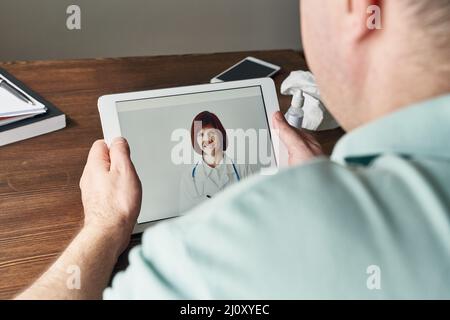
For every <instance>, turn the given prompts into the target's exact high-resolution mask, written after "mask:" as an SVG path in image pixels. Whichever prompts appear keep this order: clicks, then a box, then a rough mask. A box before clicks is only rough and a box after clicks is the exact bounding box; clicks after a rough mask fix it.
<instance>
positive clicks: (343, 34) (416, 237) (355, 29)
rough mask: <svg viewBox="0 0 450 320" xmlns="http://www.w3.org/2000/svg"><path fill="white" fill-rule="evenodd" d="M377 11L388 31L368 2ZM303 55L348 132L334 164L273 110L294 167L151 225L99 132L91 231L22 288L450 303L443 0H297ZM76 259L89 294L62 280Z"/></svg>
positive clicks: (35, 293) (57, 293) (120, 145)
mask: <svg viewBox="0 0 450 320" xmlns="http://www.w3.org/2000/svg"><path fill="white" fill-rule="evenodd" d="M371 5H377V6H378V7H379V8H380V9H381V14H382V15H381V18H382V26H383V29H381V30H372V29H370V28H368V27H367V19H368V14H367V8H369V7H370V6H371ZM301 13H302V32H303V42H304V46H305V51H306V55H307V58H308V61H309V64H310V67H311V70H312V71H313V73H314V74H315V75H316V78H317V81H318V84H319V86H320V88H321V91H322V94H323V97H324V100H325V102H326V104H327V105H328V107H329V109H330V111H331V112H332V113H333V115H334V116H335V117H336V119H337V120H338V121H339V122H340V124H341V125H342V126H343V128H344V129H345V130H346V131H347V132H348V134H347V135H346V136H345V137H344V138H343V139H342V140H341V141H340V142H339V143H338V145H337V147H336V149H335V150H334V152H333V156H332V159H331V160H330V159H327V158H325V157H323V156H320V148H318V147H317V145H316V143H315V142H314V141H313V140H311V138H310V137H307V136H306V135H305V134H301V135H299V134H297V132H296V131H294V130H293V129H292V128H290V127H289V126H288V125H287V124H286V122H285V121H284V119H283V117H282V116H281V115H280V114H278V115H276V116H275V117H274V119H273V121H274V124H275V126H276V127H277V128H279V130H280V136H281V139H282V140H283V142H284V143H285V144H286V145H287V146H288V148H289V154H290V164H291V165H292V168H291V169H289V170H287V171H283V172H281V173H279V174H278V175H275V176H272V177H268V178H264V179H263V178H261V177H258V178H254V179H249V180H248V181H246V182H243V183H242V184H239V185H238V186H236V187H233V188H230V189H229V190H227V191H225V192H224V193H223V194H221V196H219V197H217V198H216V199H214V200H213V201H211V202H208V203H205V204H203V205H201V206H199V207H197V208H196V209H194V211H193V212H192V213H190V214H189V215H187V216H186V217H183V218H179V219H176V220H173V221H170V222H167V223H163V224H161V225H159V226H157V227H154V228H151V229H149V230H148V231H147V232H146V233H145V234H144V236H143V240H142V246H141V247H139V248H137V249H134V251H132V253H131V254H130V266H129V268H128V269H127V270H126V271H125V272H124V273H121V274H119V275H117V276H116V278H115V279H114V281H113V284H112V287H111V288H109V289H106V290H105V291H104V292H103V290H104V288H105V287H106V286H107V283H108V278H109V276H110V274H111V270H112V268H113V265H114V263H115V262H116V259H117V257H118V255H119V254H120V253H121V252H122V250H123V249H124V248H125V247H126V246H127V243H128V241H129V236H130V232H131V230H132V227H133V225H134V223H135V221H136V217H137V215H138V212H139V210H140V201H141V189H140V184H139V180H138V177H137V175H136V172H135V170H134V167H133V165H132V163H131V161H130V158H129V150H128V146H127V143H126V142H125V141H124V140H123V139H119V140H116V141H115V142H114V143H113V145H112V146H111V148H110V150H108V149H107V147H106V146H105V144H104V143H103V142H101V141H100V142H96V143H95V144H94V146H93V147H92V150H91V152H90V154H89V158H88V161H87V165H86V168H85V171H84V174H83V177H82V179H81V183H80V186H81V190H82V200H83V205H84V210H85V226H84V228H83V229H82V230H81V232H80V234H79V235H78V236H77V237H76V238H75V239H74V241H73V242H72V244H71V245H70V246H69V247H68V248H67V250H66V251H65V252H64V253H63V254H62V256H61V257H60V258H59V259H58V260H57V262H56V263H55V264H54V265H53V266H52V267H51V268H50V269H49V270H48V271H47V272H46V273H45V274H44V275H43V276H42V277H41V278H40V279H38V280H37V281H36V282H35V283H34V284H33V285H32V286H31V287H30V288H28V289H27V290H26V291H24V292H23V293H22V294H21V295H20V296H19V298H101V297H102V294H103V297H104V298H108V299H109V298H119V299H120V298H159V299H165V298H181V299H183V298H190V299H196V298H213V299H214V298H223V299H228V298H256V299H260V298H261V299H265V298H296V299H301V298H331V299H333V298H339V299H346V298H450V281H449V279H450V125H449V119H450V95H448V94H449V92H450V81H449V80H450V56H449V52H450V50H449V49H450V48H449V44H450V41H449V40H450V39H449V30H450V24H449V21H450V1H449V0H395V1H393V0H379V1H376V0H322V1H317V0H303V1H301ZM70 265H77V266H79V267H80V269H81V275H82V277H81V289H80V290H69V289H68V288H67V286H66V280H67V273H66V270H67V267H68V266H70Z"/></svg>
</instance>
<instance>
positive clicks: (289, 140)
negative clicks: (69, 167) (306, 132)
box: [273, 111, 302, 148]
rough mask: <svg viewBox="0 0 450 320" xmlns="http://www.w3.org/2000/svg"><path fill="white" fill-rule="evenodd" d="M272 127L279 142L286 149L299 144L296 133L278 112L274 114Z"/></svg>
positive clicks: (299, 138)
mask: <svg viewBox="0 0 450 320" xmlns="http://www.w3.org/2000/svg"><path fill="white" fill-rule="evenodd" d="M273 126H274V128H275V129H276V130H277V131H278V135H279V137H280V139H281V141H283V143H284V144H285V145H286V147H288V148H289V147H294V146H295V145H296V144H297V143H299V140H300V141H301V140H302V139H301V137H300V136H299V134H298V133H297V131H295V129H294V128H292V127H291V126H290V125H289V123H288V122H287V121H286V119H285V118H284V116H283V114H282V113H281V112H280V111H278V112H277V113H275V115H274V117H273Z"/></svg>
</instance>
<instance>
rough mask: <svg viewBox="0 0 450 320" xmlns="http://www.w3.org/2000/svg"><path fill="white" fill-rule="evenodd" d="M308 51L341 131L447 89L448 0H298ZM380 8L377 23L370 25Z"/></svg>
mask: <svg viewBox="0 0 450 320" xmlns="http://www.w3.org/2000/svg"><path fill="white" fill-rule="evenodd" d="M300 4H301V22H302V36H303V44H304V49H305V54H306V57H307V59H308V63H309V66H310V68H311V71H312V72H313V73H314V74H315V76H316V79H317V82H318V84H319V87H320V89H321V92H322V96H323V99H324V102H325V103H326V105H327V107H328V109H329V110H330V111H331V113H332V114H333V115H334V116H335V118H336V119H337V120H338V121H339V123H340V124H341V125H342V126H343V128H344V129H346V130H352V129H354V128H356V127H359V126H362V125H364V124H366V123H368V122H371V121H373V120H376V119H378V118H380V117H383V116H385V115H387V114H388V113H391V112H394V111H396V110H398V109H400V108H402V107H405V106H407V105H410V104H413V103H415V102H419V101H421V100H424V99H428V98H432V97H435V96H437V95H441V94H445V93H448V92H450V84H449V83H450V81H449V79H450V56H449V54H448V52H449V49H450V48H449V45H450V41H449V40H450V39H449V35H450V24H449V23H450V0H321V1H317V0H301V1H300ZM374 6H376V7H375V8H378V9H379V10H378V11H379V12H380V18H381V26H382V28H381V29H373V28H370V27H368V21H369V19H370V16H371V14H373V12H372V11H371V10H370V9H371V8H374Z"/></svg>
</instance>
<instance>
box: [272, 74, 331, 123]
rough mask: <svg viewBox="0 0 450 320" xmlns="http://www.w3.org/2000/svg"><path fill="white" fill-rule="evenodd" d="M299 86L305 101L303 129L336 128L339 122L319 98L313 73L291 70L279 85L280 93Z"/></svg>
mask: <svg viewBox="0 0 450 320" xmlns="http://www.w3.org/2000/svg"><path fill="white" fill-rule="evenodd" d="M295 88H299V89H301V90H302V91H303V96H304V97H305V102H304V105H303V112H304V113H305V115H304V118H303V123H302V127H303V129H307V130H311V131H325V130H331V129H336V128H338V127H339V124H338V123H337V122H336V120H334V118H333V116H332V115H331V114H330V113H329V112H328V110H327V108H326V107H325V105H324V104H323V103H322V102H321V100H320V90H319V88H318V87H317V84H316V81H315V78H314V75H313V74H312V73H311V72H308V71H293V72H291V74H290V75H289V77H288V78H286V80H284V82H283V84H282V85H281V94H284V95H289V94H291V92H292V91H291V89H295Z"/></svg>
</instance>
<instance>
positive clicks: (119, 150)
mask: <svg viewBox="0 0 450 320" xmlns="http://www.w3.org/2000/svg"><path fill="white" fill-rule="evenodd" d="M109 155H110V158H111V168H112V169H117V170H121V169H124V168H127V167H129V166H130V164H131V160H130V147H129V145H128V142H127V140H125V139H124V138H116V139H114V140H113V142H112V143H111V146H110V147H109Z"/></svg>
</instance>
